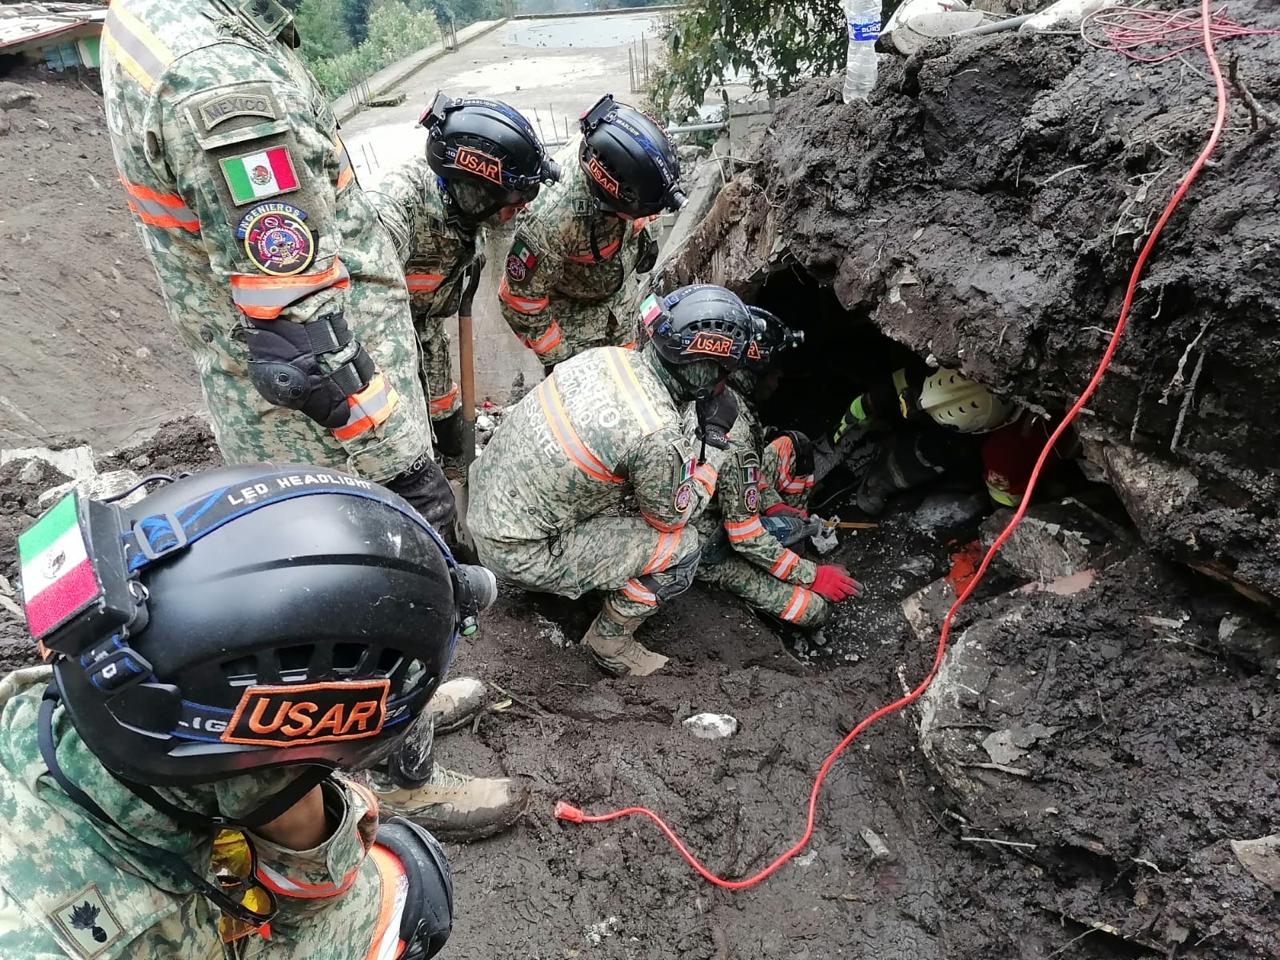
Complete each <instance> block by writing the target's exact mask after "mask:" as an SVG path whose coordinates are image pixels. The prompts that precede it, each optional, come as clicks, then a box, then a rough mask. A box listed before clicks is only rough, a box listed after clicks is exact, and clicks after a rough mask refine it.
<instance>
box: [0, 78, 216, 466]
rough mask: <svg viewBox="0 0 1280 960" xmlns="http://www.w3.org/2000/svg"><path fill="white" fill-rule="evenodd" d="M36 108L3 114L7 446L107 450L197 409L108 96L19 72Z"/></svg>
mask: <svg viewBox="0 0 1280 960" xmlns="http://www.w3.org/2000/svg"><path fill="white" fill-rule="evenodd" d="M7 84H8V88H9V89H11V90H12V89H17V90H19V91H21V92H27V93H34V94H35V95H36V99H34V100H30V101H27V102H26V103H25V105H23V106H21V107H17V108H15V109H11V110H7V111H0V115H2V118H3V119H2V122H0V167H2V168H3V169H4V170H5V171H6V174H7V175H6V176H5V178H4V180H3V182H2V183H0V210H3V213H2V214H0V247H3V248H4V250H5V257H4V262H3V263H0V314H3V316H4V331H5V351H4V357H3V359H0V444H5V445H7V446H27V445H30V444H31V443H47V442H49V441H50V440H55V439H58V438H75V439H76V440H77V441H79V442H89V443H93V444H95V445H97V446H101V447H107V446H110V445H111V444H114V443H119V442H122V441H124V440H125V438H127V437H128V436H129V435H130V434H132V433H133V432H134V431H136V430H138V429H141V428H145V427H148V426H154V425H156V424H157V423H160V422H162V421H165V420H170V419H173V418H174V417H175V416H176V415H180V414H181V413H183V412H188V413H191V412H195V411H196V410H198V409H199V408H200V402H201V401H200V390H199V387H198V386H197V383H196V378H195V370H194V368H193V367H192V363H191V358H190V355H189V353H188V352H187V350H186V349H185V348H184V347H183V346H182V344H181V343H179V341H178V338H177V336H176V335H175V333H174V332H173V330H172V328H171V326H170V324H169V320H168V315H167V314H166V312H165V309H164V303H163V301H162V300H161V298H160V292H159V288H158V287H157V284H156V278H155V271H154V270H152V268H151V262H150V261H149V260H148V259H147V256H146V252H145V248H144V247H143V245H142V240H141V238H140V237H139V235H138V231H137V229H136V228H135V227H134V224H133V220H132V217H131V216H130V214H129V210H128V207H127V206H126V203H125V195H124V191H123V190H122V189H121V188H120V184H119V182H118V181H117V178H116V169H115V163H114V161H113V160H112V157H111V144H110V141H109V138H108V136H107V130H106V126H105V120H104V118H103V113H102V97H101V96H100V95H99V94H98V93H97V91H95V90H91V89H89V88H88V87H85V86H83V85H82V84H81V83H80V82H79V81H78V80H74V79H66V80H61V79H59V80H50V79H48V78H47V75H41V74H28V75H24V76H18V77H16V78H14V77H11V78H10V80H9V81H7Z"/></svg>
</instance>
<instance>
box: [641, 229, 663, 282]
mask: <svg viewBox="0 0 1280 960" xmlns="http://www.w3.org/2000/svg"><path fill="white" fill-rule="evenodd" d="M636 247H637V250H636V273H648V272H649V271H650V270H652V269H653V266H654V264H656V263H657V262H658V241H657V240H655V239H653V234H651V233H650V232H649V230H648V228H647V227H646V228H645V229H644V230H641V231H640V236H638V237H636Z"/></svg>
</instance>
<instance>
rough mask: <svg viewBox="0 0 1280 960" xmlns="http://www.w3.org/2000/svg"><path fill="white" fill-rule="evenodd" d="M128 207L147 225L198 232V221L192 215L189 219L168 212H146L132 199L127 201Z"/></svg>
mask: <svg viewBox="0 0 1280 960" xmlns="http://www.w3.org/2000/svg"><path fill="white" fill-rule="evenodd" d="M129 209H130V210H132V211H133V213H134V216H136V217H137V218H138V219H139V220H141V221H142V222H143V223H145V224H146V225H147V226H148V227H163V228H164V229H166V230H186V231H188V232H189V233H199V232H200V221H199V220H196V219H195V218H194V216H193V218H192V219H190V220H180V219H178V218H177V217H175V216H171V215H169V214H155V213H148V212H147V211H146V210H144V209H143V208H142V207H141V206H140V205H139V204H137V203H135V202H134V201H132V200H130V201H129Z"/></svg>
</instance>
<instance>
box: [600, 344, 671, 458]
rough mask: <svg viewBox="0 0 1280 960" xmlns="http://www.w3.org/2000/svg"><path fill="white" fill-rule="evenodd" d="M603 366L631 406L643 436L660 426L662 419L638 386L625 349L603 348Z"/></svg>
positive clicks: (642, 389)
mask: <svg viewBox="0 0 1280 960" xmlns="http://www.w3.org/2000/svg"><path fill="white" fill-rule="evenodd" d="M604 359H605V366H606V367H608V368H609V374H610V376H612V377H613V382H614V383H616V384H617V385H618V389H619V390H620V391H621V392H622V398H623V399H624V400H626V401H627V406H628V407H630V408H631V412H632V413H634V414H635V416H636V420H637V421H638V422H639V424H640V432H641V434H643V435H644V436H646V437H647V436H648V435H649V434H651V433H655V432H657V431H658V430H660V429H661V428H662V420H661V419H660V418H659V417H658V411H657V410H655V409H654V408H653V404H652V403H651V402H650V401H649V396H648V394H646V393H645V392H644V387H642V386H640V381H639V379H637V377H636V372H635V370H633V369H632V367H631V363H630V355H629V354H628V353H627V351H625V350H623V349H621V348H619V347H605V348H604Z"/></svg>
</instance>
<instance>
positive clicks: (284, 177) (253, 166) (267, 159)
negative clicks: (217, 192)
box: [218, 146, 298, 207]
mask: <svg viewBox="0 0 1280 960" xmlns="http://www.w3.org/2000/svg"><path fill="white" fill-rule="evenodd" d="M218 163H219V165H220V166H221V167H222V176H223V177H224V178H225V179H226V181H227V189H229V190H230V191H231V200H232V202H233V203H234V204H235V205H236V206H237V207H241V206H244V205H245V204H248V203H253V202H254V201H255V200H263V199H266V198H267V197H277V196H279V195H280V194H282V193H290V192H292V191H294V190H297V189H298V173H297V171H296V170H295V169H294V167H293V157H292V156H290V154H289V148H288V147H285V146H280V147H269V148H267V149H266V150H259V151H257V152H256V153H246V154H242V155H240V156H238V157H224V158H223V159H221V160H219V161H218Z"/></svg>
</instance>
